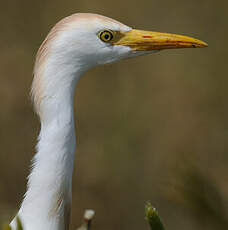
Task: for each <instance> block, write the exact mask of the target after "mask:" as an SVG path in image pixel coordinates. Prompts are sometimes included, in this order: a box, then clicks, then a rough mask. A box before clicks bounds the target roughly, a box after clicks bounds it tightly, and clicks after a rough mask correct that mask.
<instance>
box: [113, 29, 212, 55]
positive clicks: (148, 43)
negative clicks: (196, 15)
mask: <svg viewBox="0 0 228 230" xmlns="http://www.w3.org/2000/svg"><path fill="white" fill-rule="evenodd" d="M113 44H114V45H123V46H129V47H131V49H132V50H138V51H150V50H162V49H177V48H203V47H207V46H208V45H207V43H205V42H203V41H200V40H198V39H195V38H191V37H187V36H183V35H177V34H168V33H159V32H152V31H144V30H131V31H129V32H124V33H121V35H120V37H119V39H118V40H117V41H115V42H113Z"/></svg>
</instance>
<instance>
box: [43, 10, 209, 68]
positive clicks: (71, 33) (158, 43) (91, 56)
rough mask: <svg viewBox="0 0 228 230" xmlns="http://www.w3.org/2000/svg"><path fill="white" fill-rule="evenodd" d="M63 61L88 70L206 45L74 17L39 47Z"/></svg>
mask: <svg viewBox="0 0 228 230" xmlns="http://www.w3.org/2000/svg"><path fill="white" fill-rule="evenodd" d="M47 45H48V46H49V47H48V49H49V51H50V53H54V56H55V57H56V58H57V57H58V56H59V57H60V58H62V59H63V60H62V61H63V62H68V63H72V64H73V62H74V61H75V60H77V61H78V62H80V63H81V65H84V66H85V67H86V68H89V67H91V66H96V65H100V64H106V63H111V62H114V61H118V60H121V59H125V58H129V57H134V56H139V55H145V54H150V53H152V52H156V51H159V50H163V49H176V48H200V47H206V46H207V44H206V43H205V42H203V41H200V40H198V39H194V38H191V37H187V36H183V35H176V34H168V33H159V32H152V31H143V30H135V29H132V28H131V27H129V26H126V25H124V24H122V23H120V22H118V21H116V20H113V19H111V18H108V17H104V16H101V15H97V14H85V13H80V14H73V15H71V16H69V17H67V18H65V19H63V20H61V21H60V22H59V23H57V24H56V26H55V27H54V28H53V29H52V30H51V32H50V33H49V35H48V36H47V38H46V40H45V41H44V44H43V45H42V46H41V48H40V51H41V52H40V53H42V51H44V50H47V47H46V46H47Z"/></svg>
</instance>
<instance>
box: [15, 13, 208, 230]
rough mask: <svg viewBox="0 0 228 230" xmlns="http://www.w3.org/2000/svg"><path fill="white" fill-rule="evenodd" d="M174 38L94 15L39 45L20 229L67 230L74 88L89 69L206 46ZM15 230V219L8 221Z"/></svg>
mask: <svg viewBox="0 0 228 230" xmlns="http://www.w3.org/2000/svg"><path fill="white" fill-rule="evenodd" d="M206 46H207V44H206V43H205V42H203V41H200V40H197V39H194V38H191V37H187V36H183V35H176V34H168V33H159V32H151V31H143V30H136V29H132V28H131V27H129V26H126V25H124V24H122V23H120V22H118V21H115V20H113V19H111V18H108V17H104V16H101V15H97V14H87V13H79V14H73V15H71V16H69V17H66V18H64V19H63V20H61V21H60V22H58V23H57V24H56V25H55V26H54V27H53V28H52V30H51V31H50V33H49V34H48V35H47V37H46V39H45V40H44V42H43V43H42V45H41V46H40V48H39V50H38V53H37V56H36V62H35V67H34V79H33V83H32V90H31V95H32V98H33V102H34V107H35V110H36V112H37V114H38V116H39V118H40V122H41V129H40V134H39V138H38V144H37V148H36V154H35V156H34V158H33V161H32V170H31V173H30V175H29V177H28V185H27V191H26V194H25V196H24V200H23V202H22V204H21V207H20V209H19V212H18V214H17V216H19V218H20V220H21V222H22V224H23V226H24V230H68V228H69V222H70V213H71V201H72V172H73V168H74V152H75V147H76V142H75V128H74V111H73V102H74V89H75V85H76V83H77V82H78V80H79V79H80V77H81V76H82V75H83V74H84V73H85V72H86V71H87V70H88V69H90V68H92V67H94V66H98V65H102V64H106V63H111V62H115V61H119V60H121V59H126V58H130V57H136V56H140V55H145V54H150V53H152V52H155V51H159V50H163V49H176V48H200V47H206ZM11 227H12V229H13V230H16V218H15V219H14V220H13V221H12V222H11Z"/></svg>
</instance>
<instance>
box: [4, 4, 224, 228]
mask: <svg viewBox="0 0 228 230" xmlns="http://www.w3.org/2000/svg"><path fill="white" fill-rule="evenodd" d="M227 8H228V3H227V1H225V0H220V1H214V0H190V1H187V0H184V1H183V0H172V1H169V0H141V1H136V0H125V1H123V0H115V1H105V0H93V1H89V0H78V1H75V0H68V1H62V0H55V1H29V0H20V1H15V0H14V1H3V0H1V8H0V24H1V32H0V50H1V52H0V98H1V111H0V146H1V151H0V223H2V222H3V220H4V221H6V220H10V218H12V216H13V215H14V214H15V213H16V211H17V209H18V207H19V204H20V202H21V200H22V196H23V194H24V192H25V189H26V179H25V178H26V176H27V175H28V173H29V165H30V159H31V157H32V156H33V154H34V146H35V144H36V137H37V135H38V132H39V121H38V119H37V117H36V115H35V114H34V113H33V110H32V105H31V102H30V99H29V92H30V85H31V82H32V69H33V63H34V57H35V54H36V51H37V49H38V47H39V45H40V44H41V42H42V40H43V39H44V38H45V36H46V34H47V33H48V31H49V30H50V28H51V27H52V26H53V24H55V23H56V22H57V21H58V20H60V19H61V18H63V17H65V16H67V15H69V14H72V13H75V12H94V13H99V14H103V15H106V16H109V17H113V18H115V19H117V20H119V21H121V22H123V23H125V24H128V25H130V26H132V27H134V28H140V29H150V30H155V31H161V32H174V33H180V34H186V35H190V36H193V37H196V38H199V39H202V40H204V41H206V42H208V43H209V48H207V49H185V50H169V51H163V52H160V53H157V54H153V55H150V56H146V57H141V58H136V59H131V60H126V61H122V62H119V63H114V64H112V65H107V66H102V67H98V68H96V69H93V70H91V71H89V72H88V73H87V74H86V76H84V77H83V78H82V79H81V81H80V82H79V84H78V85H77V90H76V113H75V117H76V129H77V143H78V146H77V147H78V148H77V151H76V167H75V169H76V170H75V173H74V181H73V210H72V223H71V225H72V226H74V227H75V226H78V224H79V223H80V221H81V217H82V214H83V212H84V209H86V208H93V209H95V211H96V217H95V220H94V223H93V224H94V226H93V229H94V230H96V229H98V230H103V229H109V230H116V229H135V230H139V229H148V226H147V223H146V222H145V220H144V204H145V201H147V200H150V201H151V203H152V204H153V205H154V206H155V207H156V208H157V209H158V211H159V213H160V215H161V217H162V219H163V221H164V224H165V226H166V228H167V229H182V230H193V229H194V230H201V229H207V230H212V229H228V197H227V194H228V169H227V164H228V155H227V151H228V121H227V117H228V106H227V98H228V90H227V87H228V76H227V51H228V45H227V40H228V39H227V36H228V32H227V25H228V23H227V20H228V14H227Z"/></svg>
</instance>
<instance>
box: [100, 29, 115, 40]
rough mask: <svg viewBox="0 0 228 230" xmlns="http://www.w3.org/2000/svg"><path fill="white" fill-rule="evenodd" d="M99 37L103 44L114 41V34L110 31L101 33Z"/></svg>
mask: <svg viewBox="0 0 228 230" xmlns="http://www.w3.org/2000/svg"><path fill="white" fill-rule="evenodd" d="M99 37H100V39H101V40H102V41H103V42H109V41H111V40H112V39H113V32H112V31H110V30H103V31H101V32H100V33H99Z"/></svg>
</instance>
